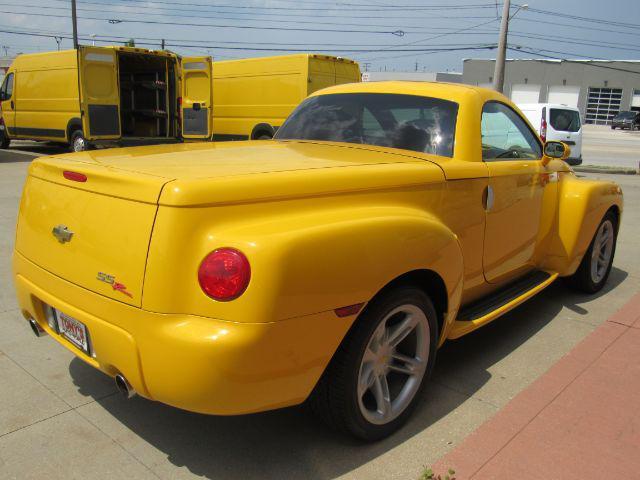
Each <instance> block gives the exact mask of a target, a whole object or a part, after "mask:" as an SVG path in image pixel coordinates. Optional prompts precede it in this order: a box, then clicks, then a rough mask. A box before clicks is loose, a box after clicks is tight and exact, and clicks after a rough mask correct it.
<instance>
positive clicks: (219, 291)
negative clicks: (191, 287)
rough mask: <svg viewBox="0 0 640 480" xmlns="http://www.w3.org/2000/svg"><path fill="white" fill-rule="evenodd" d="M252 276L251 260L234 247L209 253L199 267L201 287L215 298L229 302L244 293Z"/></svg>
mask: <svg viewBox="0 0 640 480" xmlns="http://www.w3.org/2000/svg"><path fill="white" fill-rule="evenodd" d="M250 278H251V267H250V266H249V260H247V257H245V256H244V254H243V253H242V252H240V251H238V250H236V249H233V248H219V249H218V250H215V251H213V252H211V253H210V254H209V255H207V256H206V257H205V258H204V260H203V261H202V263H201V264H200V268H199V269H198V282H199V283H200V288H202V291H203V292H204V293H206V294H207V295H208V296H210V297H211V298H213V299H214V300H219V301H221V302H227V301H229V300H233V299H234V298H238V297H239V296H240V295H242V294H243V293H244V291H245V290H246V289H247V286H248V285H249V279H250Z"/></svg>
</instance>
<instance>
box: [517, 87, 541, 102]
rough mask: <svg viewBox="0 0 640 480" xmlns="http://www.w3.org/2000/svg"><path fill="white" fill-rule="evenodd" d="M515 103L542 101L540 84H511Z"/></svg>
mask: <svg viewBox="0 0 640 480" xmlns="http://www.w3.org/2000/svg"><path fill="white" fill-rule="evenodd" d="M511 100H512V101H513V103H538V102H539V101H540V85H531V84H527V83H514V84H513V85H511Z"/></svg>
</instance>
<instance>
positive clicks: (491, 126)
mask: <svg viewBox="0 0 640 480" xmlns="http://www.w3.org/2000/svg"><path fill="white" fill-rule="evenodd" d="M481 130H482V159H483V160H486V161H495V160H517V159H522V158H524V159H538V158H541V157H542V146H541V145H540V142H539V141H538V139H537V137H536V135H535V134H534V133H533V132H532V131H531V129H529V127H528V126H527V124H526V123H525V122H524V120H522V118H520V115H518V114H517V113H516V112H515V111H513V110H512V109H511V108H509V107H508V106H506V105H504V104H502V103H499V102H487V103H486V104H485V105H484V108H483V109H482V126H481Z"/></svg>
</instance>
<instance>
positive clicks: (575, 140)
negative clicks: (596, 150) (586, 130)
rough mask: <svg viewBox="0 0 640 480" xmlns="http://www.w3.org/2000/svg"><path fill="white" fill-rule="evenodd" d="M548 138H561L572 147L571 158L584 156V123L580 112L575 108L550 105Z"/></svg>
mask: <svg viewBox="0 0 640 480" xmlns="http://www.w3.org/2000/svg"><path fill="white" fill-rule="evenodd" d="M547 111H548V112H549V119H548V121H547V125H548V126H547V139H548V140H559V141H561V142H564V143H566V144H567V145H569V147H570V148H571V155H570V158H580V157H581V156H582V125H581V122H580V112H578V110H576V109H573V108H562V107H549V108H547Z"/></svg>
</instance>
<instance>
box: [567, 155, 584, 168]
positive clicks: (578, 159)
mask: <svg viewBox="0 0 640 480" xmlns="http://www.w3.org/2000/svg"><path fill="white" fill-rule="evenodd" d="M565 162H567V163H568V164H569V165H572V166H574V167H575V166H576V165H582V155H580V156H579V157H569V158H567V159H566V160H565Z"/></svg>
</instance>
